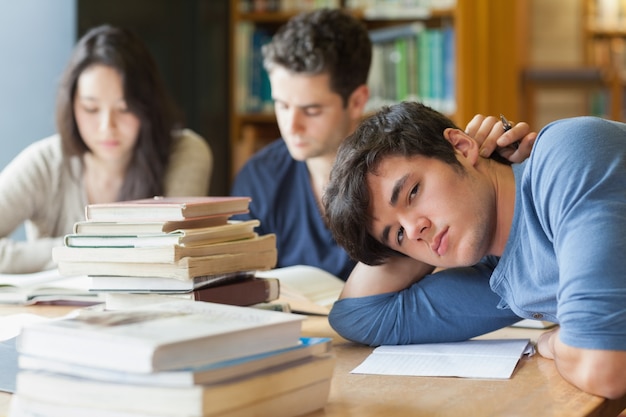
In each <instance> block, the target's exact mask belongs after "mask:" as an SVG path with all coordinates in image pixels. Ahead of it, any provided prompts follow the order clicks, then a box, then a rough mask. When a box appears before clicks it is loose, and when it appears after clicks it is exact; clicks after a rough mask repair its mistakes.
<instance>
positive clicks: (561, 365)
mask: <svg viewBox="0 0 626 417" xmlns="http://www.w3.org/2000/svg"><path fill="white" fill-rule="evenodd" d="M537 348H538V349H539V353H540V354H541V355H542V356H544V357H546V358H549V359H554V362H555V365H556V367H557V369H558V371H559V373H560V374H561V375H562V376H563V378H565V379H566V380H567V381H569V382H570V383H571V384H573V385H575V386H576V387H578V388H580V389H581V390H583V391H585V392H589V393H591V394H595V395H599V396H601V397H606V398H620V397H622V396H623V395H626V351H616V350H599V349H580V348H575V347H572V346H569V345H566V344H565V343H563V342H561V340H560V338H559V330H558V329H556V330H553V331H550V332H547V333H544V334H542V335H541V337H540V338H539V340H538V343H537Z"/></svg>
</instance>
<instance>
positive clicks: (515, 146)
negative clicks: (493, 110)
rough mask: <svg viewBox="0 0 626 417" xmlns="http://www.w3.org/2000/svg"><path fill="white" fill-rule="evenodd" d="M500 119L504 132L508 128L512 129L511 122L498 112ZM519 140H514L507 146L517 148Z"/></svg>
mask: <svg viewBox="0 0 626 417" xmlns="http://www.w3.org/2000/svg"><path fill="white" fill-rule="evenodd" d="M500 120H501V121H502V129H504V131H505V132H508V131H509V130H511V129H513V124H512V123H511V122H509V121H508V120H507V118H506V117H504V115H503V114H500ZM519 142H520V141H519V140H518V141H515V142H513V143H511V144H510V145H509V146H508V147H510V148H513V149H518V148H519Z"/></svg>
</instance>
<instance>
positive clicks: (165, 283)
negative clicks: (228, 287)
mask: <svg viewBox="0 0 626 417" xmlns="http://www.w3.org/2000/svg"><path fill="white" fill-rule="evenodd" d="M254 274H255V271H237V272H230V273H227V274H215V275H201V276H197V277H193V278H191V279H186V280H180V279H175V278H162V277H131V276H119V275H112V276H105V275H97V276H89V279H91V284H90V286H89V289H90V290H91V291H96V292H104V291H125V292H134V293H158V292H177V293H181V292H188V291H191V290H195V289H198V288H203V287H206V286H216V285H222V284H226V283H230V282H235V281H240V280H242V279H245V278H250V277H253V276H254Z"/></svg>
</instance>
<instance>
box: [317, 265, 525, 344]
mask: <svg viewBox="0 0 626 417" xmlns="http://www.w3.org/2000/svg"><path fill="white" fill-rule="evenodd" d="M493 267H494V265H493V264H492V263H488V262H483V263H480V264H478V265H476V266H473V267H468V268H456V269H448V270H444V271H441V272H439V273H436V274H433V275H429V276H427V277H425V278H424V279H422V280H421V281H419V282H417V283H415V284H413V285H412V286H411V287H409V288H407V289H405V290H403V291H400V292H394V293H386V294H378V295H373V296H368V297H360V298H344V299H341V300H339V301H337V302H336V303H335V305H334V306H333V309H332V310H331V313H330V315H329V322H330V325H331V326H332V327H333V329H335V331H336V332H337V333H339V334H340V335H341V336H342V337H344V338H346V339H348V340H351V341H354V342H358V343H363V344H367V345H370V346H378V345H398V344H412V343H437V342H454V341H461V340H466V339H469V338H472V337H475V336H479V335H481V334H484V333H488V332H490V331H493V330H497V329H499V328H502V327H505V326H508V325H511V324H513V323H515V322H517V321H519V320H520V318H519V317H518V316H516V315H515V314H514V313H513V312H512V311H511V310H509V309H501V308H499V307H498V305H499V303H500V297H499V296H498V295H496V294H495V293H494V292H493V291H491V288H490V287H489V276H490V275H491V272H492V270H493Z"/></svg>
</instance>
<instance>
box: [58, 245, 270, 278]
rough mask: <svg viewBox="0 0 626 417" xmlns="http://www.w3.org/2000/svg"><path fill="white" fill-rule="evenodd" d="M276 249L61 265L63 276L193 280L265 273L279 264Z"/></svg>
mask: <svg viewBox="0 0 626 417" xmlns="http://www.w3.org/2000/svg"><path fill="white" fill-rule="evenodd" d="M276 258H277V252H276V248H273V249H271V250H267V251H262V252H253V253H232V254H224V255H211V256H198V257H185V258H182V259H180V260H179V261H176V262H174V263H137V262H80V261H76V262H73V261H71V262H70V261H61V262H58V268H59V272H60V273H61V274H62V275H122V276H137V277H162V278H175V279H180V280H190V279H192V278H193V277H198V276H202V275H215V274H225V273H229V272H237V271H256V270H266V269H270V268H272V267H273V266H274V265H276Z"/></svg>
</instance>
